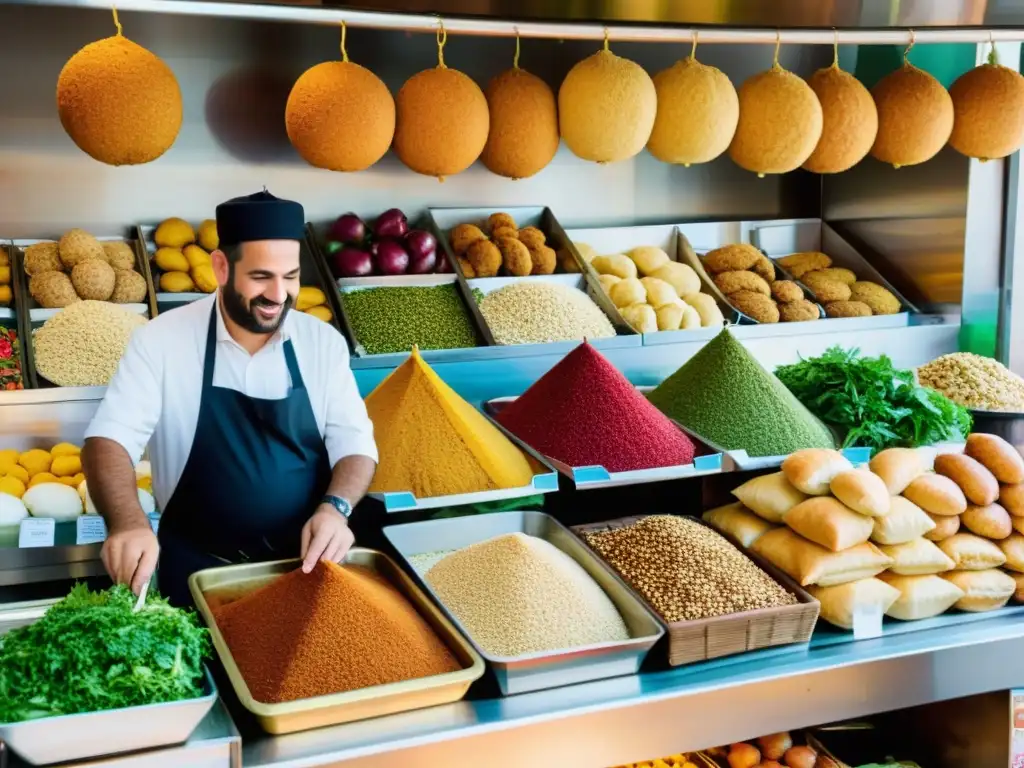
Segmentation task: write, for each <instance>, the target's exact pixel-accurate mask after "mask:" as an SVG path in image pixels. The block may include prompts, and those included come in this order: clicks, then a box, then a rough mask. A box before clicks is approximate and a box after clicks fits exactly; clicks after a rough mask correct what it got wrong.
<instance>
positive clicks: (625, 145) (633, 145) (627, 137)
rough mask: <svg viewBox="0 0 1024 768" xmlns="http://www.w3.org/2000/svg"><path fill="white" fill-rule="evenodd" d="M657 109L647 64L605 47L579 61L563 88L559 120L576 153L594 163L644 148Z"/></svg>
mask: <svg viewBox="0 0 1024 768" xmlns="http://www.w3.org/2000/svg"><path fill="white" fill-rule="evenodd" d="M657 112H658V94H657V92H656V91H655V89H654V83H653V82H652V81H651V78H650V75H648V74H647V73H646V72H645V71H644V68H643V67H641V66H640V65H639V64H637V63H636V62H633V61H630V60H629V59H624V58H622V57H621V56H616V55H615V54H614V53H612V52H611V50H609V48H608V40H607V38H606V39H605V42H604V48H603V49H602V50H600V51H598V52H597V53H595V54H594V55H593V56H588V57H587V58H585V59H584V60H583V61H580V62H578V63H577V64H576V65H575V66H574V67H573V68H572V69H570V70H569V74H567V75H566V76H565V80H563V81H562V85H561V87H560V88H559V89H558V126H559V131H560V132H561V134H562V138H563V139H564V140H565V143H566V145H567V146H568V147H569V149H570V150H572V153H573V154H574V155H576V156H577V157H581V158H583V159H584V160H591V161H593V162H595V163H614V162H618V161H619V160H628V159H629V158H631V157H633V156H634V155H636V154H639V153H640V151H641V150H643V148H644V145H646V144H647V140H648V139H649V138H650V137H651V129H652V128H653V127H654V119H655V116H656V115H657Z"/></svg>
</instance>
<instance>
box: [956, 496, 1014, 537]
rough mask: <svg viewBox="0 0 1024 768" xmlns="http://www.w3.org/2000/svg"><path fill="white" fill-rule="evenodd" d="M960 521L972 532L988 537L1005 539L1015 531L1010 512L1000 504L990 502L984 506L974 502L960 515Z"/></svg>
mask: <svg viewBox="0 0 1024 768" xmlns="http://www.w3.org/2000/svg"><path fill="white" fill-rule="evenodd" d="M960 522H961V523H963V526H964V528H966V529H967V530H968V531H970V532H971V533H976V534H978V535H979V536H984V537H985V538H986V539H997V540H998V539H1005V538H1006V537H1007V536H1009V535H1010V534H1011V533H1013V524H1012V523H1011V522H1010V515H1009V513H1008V512H1007V511H1006V510H1005V509H1003V508H1002V507H1001V506H999V505H998V504H988V505H986V506H984V507H976V506H974V505H973V504H972V505H970V506H968V507H967V511H966V512H964V513H963V514H962V515H960Z"/></svg>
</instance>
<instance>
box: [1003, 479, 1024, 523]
mask: <svg viewBox="0 0 1024 768" xmlns="http://www.w3.org/2000/svg"><path fill="white" fill-rule="evenodd" d="M999 503H1000V504H1002V505H1003V509H1005V510H1006V511H1007V512H1009V513H1010V514H1011V515H1013V516H1014V517H1024V485H1001V486H999Z"/></svg>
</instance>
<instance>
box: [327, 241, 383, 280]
mask: <svg viewBox="0 0 1024 768" xmlns="http://www.w3.org/2000/svg"><path fill="white" fill-rule="evenodd" d="M331 271H332V272H333V273H334V276H335V277H366V276H367V275H372V274H373V259H371V258H370V254H368V253H367V252H366V251H364V250H363V249H362V248H354V247H352V246H351V245H347V246H345V247H344V248H342V249H341V250H340V251H338V252H337V253H334V254H332V255H331Z"/></svg>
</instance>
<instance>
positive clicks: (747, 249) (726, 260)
mask: <svg viewBox="0 0 1024 768" xmlns="http://www.w3.org/2000/svg"><path fill="white" fill-rule="evenodd" d="M763 256H764V254H762V253H761V252H760V251H759V250H757V248H755V247H754V246H752V245H747V244H746V243H733V244H731V245H723V246H722V247H721V248H715V249H714V250H713V251H708V252H707V253H706V254H705V255H704V269H706V270H707V271H708V272H710V273H711V274H713V275H717V274H720V273H722V272H736V271H739V270H741V269H750V268H751V267H753V266H754V265H755V264H757V262H758V260H759V259H760V258H762V257H763Z"/></svg>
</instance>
